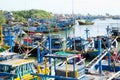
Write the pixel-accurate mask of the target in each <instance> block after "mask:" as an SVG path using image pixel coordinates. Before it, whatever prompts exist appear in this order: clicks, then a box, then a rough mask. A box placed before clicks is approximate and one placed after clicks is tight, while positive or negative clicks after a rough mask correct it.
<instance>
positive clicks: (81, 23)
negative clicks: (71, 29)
mask: <svg viewBox="0 0 120 80" xmlns="http://www.w3.org/2000/svg"><path fill="white" fill-rule="evenodd" d="M78 23H79V25H93V24H94V22H81V21H78Z"/></svg>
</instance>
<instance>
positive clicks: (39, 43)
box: [24, 39, 47, 58]
mask: <svg viewBox="0 0 120 80" xmlns="http://www.w3.org/2000/svg"><path fill="white" fill-rule="evenodd" d="M46 40H47V39H44V40H43V41H42V42H38V41H37V43H38V45H37V46H35V47H34V48H32V49H31V50H30V51H29V52H27V53H26V54H25V56H24V58H25V57H27V55H28V54H29V53H30V52H31V51H32V50H34V49H35V48H37V47H38V46H40V45H41V44H42V43H43V42H45V41H46Z"/></svg>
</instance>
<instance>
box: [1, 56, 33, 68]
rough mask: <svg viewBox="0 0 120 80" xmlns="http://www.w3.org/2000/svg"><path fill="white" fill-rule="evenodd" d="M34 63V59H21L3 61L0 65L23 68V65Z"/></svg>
mask: <svg viewBox="0 0 120 80" xmlns="http://www.w3.org/2000/svg"><path fill="white" fill-rule="evenodd" d="M33 62H34V60H33V59H19V58H16V59H10V60H5V61H1V62H0V65H2V66H3V65H4V66H11V67H16V66H21V65H24V64H28V63H33Z"/></svg>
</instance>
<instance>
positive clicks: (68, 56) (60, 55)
mask: <svg viewBox="0 0 120 80" xmlns="http://www.w3.org/2000/svg"><path fill="white" fill-rule="evenodd" d="M45 57H50V58H57V59H62V60H69V59H73V58H76V57H78V56H77V55H76V54H71V53H66V52H56V53H54V54H47V55H45Z"/></svg>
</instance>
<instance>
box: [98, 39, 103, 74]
mask: <svg viewBox="0 0 120 80" xmlns="http://www.w3.org/2000/svg"><path fill="white" fill-rule="evenodd" d="M98 54H99V55H100V54H101V39H98ZM99 74H100V75H102V63H101V60H100V61H99Z"/></svg>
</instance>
